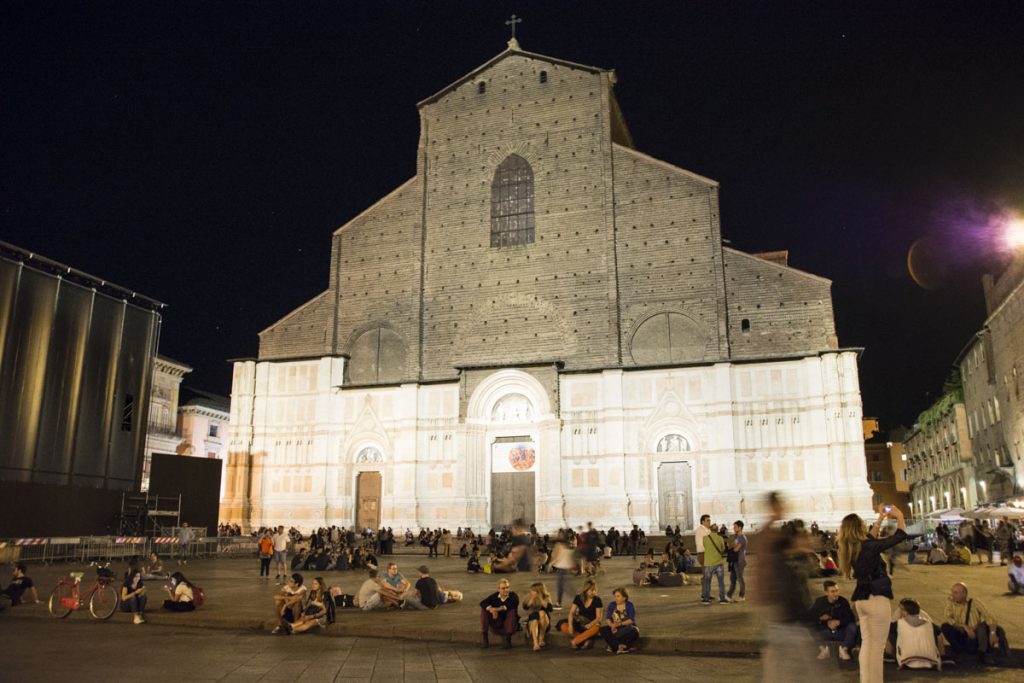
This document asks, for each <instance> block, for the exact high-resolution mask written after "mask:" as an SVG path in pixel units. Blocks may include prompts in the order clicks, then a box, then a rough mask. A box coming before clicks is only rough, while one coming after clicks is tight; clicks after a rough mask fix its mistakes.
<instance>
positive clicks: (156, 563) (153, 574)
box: [142, 551, 168, 581]
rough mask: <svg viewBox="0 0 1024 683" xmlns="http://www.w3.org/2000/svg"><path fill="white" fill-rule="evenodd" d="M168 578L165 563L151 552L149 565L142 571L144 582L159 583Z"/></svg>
mask: <svg viewBox="0 0 1024 683" xmlns="http://www.w3.org/2000/svg"><path fill="white" fill-rule="evenodd" d="M166 578H168V574H167V572H165V571H164V563H163V562H162V561H161V560H160V556H159V555H157V554H156V552H155V551H154V552H151V553H150V554H149V563H148V564H147V565H146V567H145V569H143V570H142V579H143V581H159V580H161V579H166Z"/></svg>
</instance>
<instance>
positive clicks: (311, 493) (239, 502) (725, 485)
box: [221, 350, 871, 532]
mask: <svg viewBox="0 0 1024 683" xmlns="http://www.w3.org/2000/svg"><path fill="white" fill-rule="evenodd" d="M344 363H345V359H344V358H343V357H325V358H320V359H313V360H301V361H240V362H237V363H236V364H235V369H234V387H233V391H232V403H231V429H230V434H229V438H230V445H229V456H228V457H229V461H228V474H227V477H228V481H227V490H226V494H225V498H224V501H223V503H222V508H221V521H222V522H239V523H241V524H243V525H244V526H260V525H264V524H285V525H294V526H297V527H299V528H301V529H308V528H312V527H316V526H320V525H330V524H337V525H339V526H350V525H352V524H354V523H355V522H356V507H357V500H356V482H357V479H358V477H359V474H360V473H361V472H370V471H372V472H379V473H380V475H381V485H380V486H381V498H380V521H381V523H382V524H384V525H386V526H391V527H393V528H394V529H396V530H398V529H402V530H404V529H405V528H407V527H408V528H412V529H414V530H415V529H419V528H421V527H436V526H446V527H451V528H455V527H457V526H463V527H465V526H470V527H472V528H473V529H475V530H477V531H486V530H487V529H489V528H490V527H491V526H492V521H493V520H492V512H493V510H492V504H493V505H497V503H494V501H495V500H496V499H497V497H498V492H496V491H492V490H491V486H492V481H498V474H496V473H505V472H507V473H512V474H511V476H512V477H517V476H522V475H521V474H520V473H517V469H516V468H521V469H523V470H525V472H533V473H534V475H533V476H532V477H531V479H530V480H525V479H524V480H519V481H520V482H528V483H531V484H532V486H533V494H534V495H533V502H532V506H533V507H532V509H531V510H529V511H528V513H527V516H528V517H532V518H533V519H534V520H535V523H536V525H537V527H538V529H540V530H541V531H551V530H554V529H556V528H559V527H564V526H566V525H571V526H576V525H579V524H583V523H585V522H587V521H592V522H594V524H596V525H598V526H602V527H607V526H611V525H614V526H616V527H619V528H624V527H625V528H628V527H629V526H630V525H632V524H638V525H639V526H640V527H641V528H643V529H645V530H646V531H648V532H654V531H656V530H657V529H662V528H664V526H665V524H668V523H671V524H676V523H679V524H680V525H681V526H683V527H684V528H686V527H692V525H693V524H694V523H695V522H696V520H697V519H698V518H699V516H700V515H701V514H703V513H705V512H706V513H709V514H711V515H712V516H713V517H714V518H715V519H716V520H720V521H727V522H731V521H733V520H735V519H743V520H746V521H747V522H748V523H752V524H753V525H754V527H755V528H756V525H757V523H758V522H759V521H760V520H762V519H763V518H764V514H765V510H764V507H763V501H764V497H765V494H766V492H768V491H772V490H780V491H783V492H784V493H785V494H786V496H787V499H788V501H789V507H790V516H791V517H794V518H796V517H799V518H802V519H804V520H806V521H807V522H808V523H810V522H812V521H817V522H818V523H819V524H820V525H823V526H826V527H835V526H837V525H838V522H839V520H840V519H841V518H842V517H843V516H844V515H846V514H847V513H849V512H851V511H856V512H861V513H867V512H869V511H870V508H871V490H870V488H869V486H868V483H867V477H866V471H865V459H864V444H863V440H862V431H861V398H860V390H859V382H858V373H857V366H856V353H855V352H853V351H843V350H840V351H835V352H825V353H821V354H818V355H812V356H807V357H803V358H797V359H785V360H778V361H761V362H743V363H736V362H722V363H716V364H710V365H700V366H691V367H679V368H665V369H636V370H620V369H615V370H604V371H595V372H561V373H558V374H557V375H556V377H557V383H558V386H557V387H545V386H543V385H542V384H541V382H540V381H539V380H538V379H536V377H535V376H534V375H532V374H530V373H529V372H526V371H524V370H522V369H515V368H505V369H495V370H494V371H493V372H490V373H489V374H487V375H486V376H485V378H484V379H483V380H482V381H480V382H478V383H476V385H475V387H474V388H473V390H472V393H471V394H470V395H469V396H462V395H461V393H460V392H461V391H462V388H463V386H464V384H465V383H463V382H458V381H453V382H450V383H432V384H416V383H410V384H402V385H399V386H387V387H373V388H365V387H363V388H358V387H352V388H349V387H345V386H343V385H342V379H341V378H342V377H343V376H344ZM552 396H557V401H558V404H557V405H556V404H553V400H552V398H551V397H552ZM510 455H514V456H515V457H514V460H515V462H514V463H513V465H509V463H510V462H512V460H513V458H510ZM506 481H507V479H506ZM527 505H530V503H529V502H528V503H527Z"/></svg>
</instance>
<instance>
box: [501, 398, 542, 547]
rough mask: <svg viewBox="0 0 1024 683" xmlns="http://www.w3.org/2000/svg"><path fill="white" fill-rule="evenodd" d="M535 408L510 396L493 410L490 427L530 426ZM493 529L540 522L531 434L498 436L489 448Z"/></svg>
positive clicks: (535, 461)
mask: <svg viewBox="0 0 1024 683" xmlns="http://www.w3.org/2000/svg"><path fill="white" fill-rule="evenodd" d="M533 415H534V408H533V404H532V403H531V402H530V399H528V398H527V397H526V396H524V395H522V394H519V393H510V394H506V395H505V396H503V397H502V398H501V399H499V400H498V401H497V402H496V403H495V404H494V407H493V408H492V410H491V423H492V424H499V425H510V426H512V425H527V424H531V423H532V422H533ZM490 450H491V452H490V465H491V520H490V521H491V527H492V528H494V529H501V528H502V527H505V526H509V525H511V524H512V522H513V521H515V520H519V519H521V520H523V522H524V523H525V524H533V523H535V522H536V521H537V515H536V488H537V444H536V442H535V441H534V439H533V437H532V436H531V435H529V434H522V435H513V436H497V437H495V438H494V441H493V442H492V443H491V444H490Z"/></svg>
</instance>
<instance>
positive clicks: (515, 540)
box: [491, 519, 531, 574]
mask: <svg viewBox="0 0 1024 683" xmlns="http://www.w3.org/2000/svg"><path fill="white" fill-rule="evenodd" d="M530 563H531V557H530V536H529V535H528V534H527V533H526V529H525V528H524V522H523V520H521V519H517V520H516V521H514V522H513V523H512V537H511V542H510V548H509V551H508V555H507V556H506V557H505V558H503V559H500V560H496V561H494V562H492V563H491V571H492V572H494V573H496V574H510V573H513V572H525V571H530Z"/></svg>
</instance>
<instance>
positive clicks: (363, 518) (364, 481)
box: [356, 472, 380, 531]
mask: <svg viewBox="0 0 1024 683" xmlns="http://www.w3.org/2000/svg"><path fill="white" fill-rule="evenodd" d="M356 498H357V500H358V505H357V507H356V526H357V527H359V530H360V531H362V530H363V529H373V530H374V531H376V530H377V528H378V527H379V526H380V472H360V473H359V478H358V479H357V480H356Z"/></svg>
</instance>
